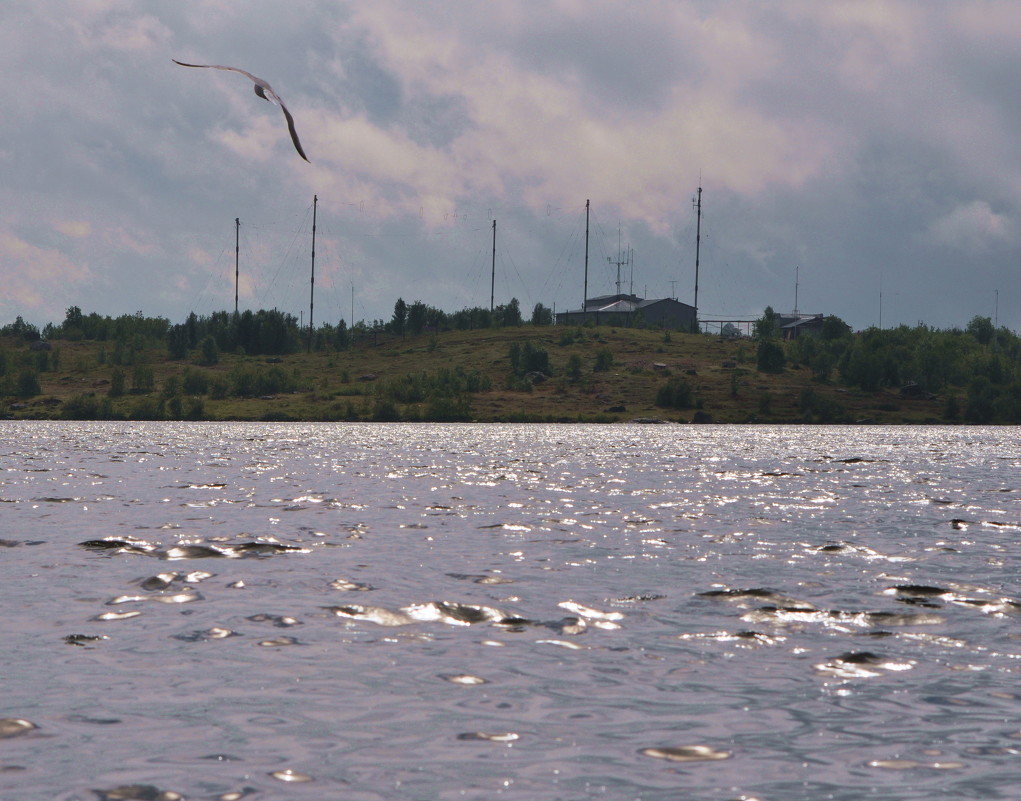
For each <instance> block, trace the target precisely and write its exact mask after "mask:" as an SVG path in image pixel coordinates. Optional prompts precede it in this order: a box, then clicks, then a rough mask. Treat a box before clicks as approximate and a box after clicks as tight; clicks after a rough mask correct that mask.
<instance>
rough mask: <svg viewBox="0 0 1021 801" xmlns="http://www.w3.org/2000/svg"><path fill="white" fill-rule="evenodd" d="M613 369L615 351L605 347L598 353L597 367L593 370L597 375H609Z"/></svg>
mask: <svg viewBox="0 0 1021 801" xmlns="http://www.w3.org/2000/svg"><path fill="white" fill-rule="evenodd" d="M612 367H613V351H612V350H610V349H609V348H606V347H603V348H600V349H599V350H597V351H596V360H595V365H594V366H593V367H592V370H593V371H594V372H596V373H607V372H609V371H610V369H611V368H612Z"/></svg>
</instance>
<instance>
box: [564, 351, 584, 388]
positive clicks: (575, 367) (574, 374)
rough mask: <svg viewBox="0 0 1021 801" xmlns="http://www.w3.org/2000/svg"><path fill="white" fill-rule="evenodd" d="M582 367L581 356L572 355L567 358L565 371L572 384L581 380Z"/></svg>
mask: <svg viewBox="0 0 1021 801" xmlns="http://www.w3.org/2000/svg"><path fill="white" fill-rule="evenodd" d="M581 365H582V362H581V356H579V355H578V354H577V353H572V354H571V355H570V356H568V357H567V367H566V368H565V370H566V372H567V377H568V378H569V379H571V381H572V382H575V383H577V382H578V381H580V380H581Z"/></svg>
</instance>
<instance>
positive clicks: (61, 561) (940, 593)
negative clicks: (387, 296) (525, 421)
mask: <svg viewBox="0 0 1021 801" xmlns="http://www.w3.org/2000/svg"><path fill="white" fill-rule="evenodd" d="M1019 433H1021V432H1019V430H1018V429H1016V428H1014V429H1005V428H873V427H863V428H819V427H812V428H799V427H768V426H764V427H688V426H607V427H595V426H593V427H589V426H498V425H489V426H474V425H465V426H439V425H383V426H376V425H273V424H237V425H233V424H228V425H215V424H151V425H149V424H138V425H136V424H131V425H125V424H99V423H0V443H2V444H0V452H2V454H3V455H2V460H0V467H2V472H0V540H2V543H0V546H2V547H0V601H2V604H3V606H2V609H3V616H2V621H3V623H2V629H0V630H2V632H3V644H4V656H3V661H2V663H0V718H2V719H3V720H0V799H3V801H26V800H28V801H32V800H33V799H62V800H63V801H70V800H71V799H97V798H99V799H164V801H171V800H172V799H176V798H187V799H221V801H231V800H232V799H240V798H247V799H253V800H254V799H324V798H344V799H359V800H363V799H364V800H365V801H369V800H370V799H371V800H375V799H496V798H504V799H529V801H532V800H533V799H588V798H599V799H657V800H658V799H664V801H665V800H666V799H671V800H673V799H696V800H698V799H706V800H709V799H712V800H713V801H726V800H727V799H762V801H767V800H769V801H773V800H776V801H779V800H780V799H783V801H791V800H792V799H806V800H807V799H812V800H813V801H814V800H815V799H847V800H848V801H851V799H855V800H857V799H862V798H875V799H884V801H900V800H902V799H934V798H953V799H968V798H975V799H979V798H981V799H995V798H1015V797H1016V795H1017V775H1018V766H1019V765H1021V690H1019V689H1018V688H1019V679H1021V673H1019V671H1021V627H1019V622H1021V587H1019V575H1018V545H1017V541H1018V539H1019V534H1021V470H1019V467H1021V437H1019Z"/></svg>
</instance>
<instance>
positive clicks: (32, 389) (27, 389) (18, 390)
mask: <svg viewBox="0 0 1021 801" xmlns="http://www.w3.org/2000/svg"><path fill="white" fill-rule="evenodd" d="M14 394H16V395H17V396H18V397H19V398H31V397H34V396H36V395H41V394H42V388H41V387H40V386H39V373H38V372H37V371H36V370H33V369H32V368H30V367H24V368H22V369H21V370H19V371H18V377H17V382H16V386H15V390H14Z"/></svg>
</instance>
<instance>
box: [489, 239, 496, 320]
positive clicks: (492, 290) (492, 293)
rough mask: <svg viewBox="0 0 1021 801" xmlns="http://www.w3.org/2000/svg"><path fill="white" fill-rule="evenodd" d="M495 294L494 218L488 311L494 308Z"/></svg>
mask: <svg viewBox="0 0 1021 801" xmlns="http://www.w3.org/2000/svg"><path fill="white" fill-rule="evenodd" d="M495 296H496V220H493V274H492V277H491V278H490V281H489V313H490V314H492V313H493V310H494V309H495V308H496V307H495V306H494V305H493V298H494V297H495Z"/></svg>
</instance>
